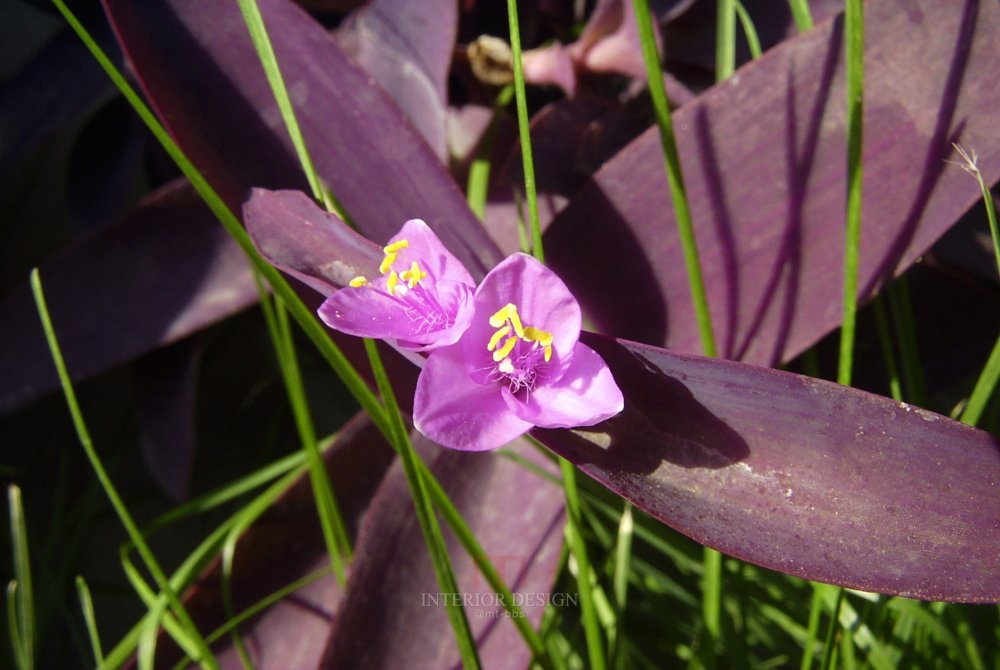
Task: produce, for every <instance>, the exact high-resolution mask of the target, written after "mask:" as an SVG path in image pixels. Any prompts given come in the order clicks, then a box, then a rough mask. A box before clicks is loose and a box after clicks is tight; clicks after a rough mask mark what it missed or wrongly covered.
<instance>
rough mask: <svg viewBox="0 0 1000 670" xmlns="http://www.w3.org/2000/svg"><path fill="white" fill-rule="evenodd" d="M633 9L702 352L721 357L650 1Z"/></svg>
mask: <svg viewBox="0 0 1000 670" xmlns="http://www.w3.org/2000/svg"><path fill="white" fill-rule="evenodd" d="M633 5H634V7H635V14H636V21H637V22H638V25H639V37H640V39H641V40H642V55H643V59H644V60H645V62H646V74H647V75H648V78H649V93H650V96H651V97H652V99H653V107H654V109H655V110H656V122H657V125H658V127H659V129H660V143H661V144H662V146H663V158H664V162H665V166H666V171H667V181H668V183H669V185H670V195H671V199H672V201H673V206H674V216H675V217H676V219H677V232H678V234H679V236H680V240H681V246H682V247H683V249H684V266H685V268H686V269H687V275H688V285H689V286H690V289H691V300H692V302H693V303H694V310H695V318H696V319H697V321H698V332H699V334H700V336H701V348H702V352H703V353H704V354H705V355H706V356H716V355H718V354H717V351H716V347H715V335H714V333H713V331H712V318H711V314H710V312H709V310H708V298H707V296H706V293H705V282H704V280H703V279H702V272H701V262H700V260H699V258H698V246H697V244H696V243H695V236H694V226H693V225H692V222H691V209H690V207H689V205H688V200H687V193H686V190H685V188H684V175H683V173H682V171H681V161H680V156H679V155H678V153H677V141H676V140H675V138H674V129H673V123H672V121H671V119H670V107H669V105H668V104H667V92H666V88H665V87H664V84H663V70H662V68H661V67H660V55H659V53H657V50H656V39H655V37H654V35H653V19H652V17H651V16H650V12H649V3H648V0H633Z"/></svg>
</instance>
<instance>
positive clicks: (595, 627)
mask: <svg viewBox="0 0 1000 670" xmlns="http://www.w3.org/2000/svg"><path fill="white" fill-rule="evenodd" d="M559 469H560V471H561V472H562V479H563V489H564V490H565V492H566V512H567V516H568V518H567V523H566V535H567V541H568V543H569V548H570V553H571V555H572V556H573V558H574V559H576V583H577V589H578V591H579V594H580V610H581V613H582V618H583V631H584V635H585V637H586V638H587V656H588V657H589V659H590V667H591V669H592V670H603V669H604V667H605V656H604V645H603V644H602V642H601V630H600V623H599V622H598V619H597V610H596V608H595V605H594V594H593V592H592V591H591V581H592V577H591V567H590V559H589V557H588V556H587V545H586V543H585V542H584V540H583V534H582V533H581V529H582V518H581V515H580V495H579V492H578V490H577V486H576V468H575V467H574V466H573V464H572V463H570V462H569V461H567V460H566V459H565V458H562V457H559Z"/></svg>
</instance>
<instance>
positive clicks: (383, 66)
mask: <svg viewBox="0 0 1000 670" xmlns="http://www.w3.org/2000/svg"><path fill="white" fill-rule="evenodd" d="M457 32H458V5H457V4H456V3H455V2H454V1H453V0H435V1H434V2H427V1H425V2H419V3H417V2H412V1H408V0H372V2H369V3H368V4H366V5H365V6H364V7H362V8H360V9H358V10H357V11H356V12H354V13H353V14H351V15H350V16H349V17H347V20H345V21H344V23H343V24H342V25H341V26H340V27H339V28H338V29H337V42H338V43H339V44H340V46H341V47H342V48H343V49H344V51H345V52H346V53H347V54H348V55H349V56H351V57H352V58H353V59H354V60H355V61H357V63H358V64H359V65H360V66H361V67H363V68H364V69H365V71H366V72H368V74H370V75H371V76H373V77H374V78H375V81H377V82H378V83H379V85H380V86H381V87H382V88H383V89H384V90H385V92H386V93H388V94H389V95H391V96H392V98H393V100H395V101H396V104H397V105H399V108H400V109H402V110H403V112H405V113H406V116H407V117H408V118H409V119H410V121H411V122H412V123H413V125H414V126H415V127H416V129H417V130H418V131H419V132H420V134H421V135H422V136H423V138H424V140H425V141H426V142H427V144H428V145H429V146H430V147H431V149H432V150H433V151H434V153H435V155H436V156H437V157H438V159H439V160H440V161H441V162H442V163H444V162H445V161H446V158H447V155H448V153H447V148H446V142H445V121H446V118H447V99H448V70H449V68H450V66H451V55H452V48H453V46H454V44H455V36H456V34H457Z"/></svg>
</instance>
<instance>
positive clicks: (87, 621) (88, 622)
mask: <svg viewBox="0 0 1000 670" xmlns="http://www.w3.org/2000/svg"><path fill="white" fill-rule="evenodd" d="M76 594H77V597H78V598H79V600H80V611H81V612H82V613H83V623H84V625H85V626H86V627H87V639H89V640H90V650H91V652H93V654H94V665H95V666H96V667H101V666H102V665H104V651H103V650H102V649H101V634H100V631H99V629H98V627H97V617H96V616H95V615H94V600H93V598H91V597H90V588H89V587H88V586H87V581H86V580H85V579H84V578H83V577H81V576H79V575H77V578H76Z"/></svg>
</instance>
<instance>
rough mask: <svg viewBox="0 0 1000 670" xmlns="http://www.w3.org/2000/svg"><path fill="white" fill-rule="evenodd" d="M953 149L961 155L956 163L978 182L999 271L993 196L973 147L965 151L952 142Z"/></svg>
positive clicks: (999, 243)
mask: <svg viewBox="0 0 1000 670" xmlns="http://www.w3.org/2000/svg"><path fill="white" fill-rule="evenodd" d="M952 146H953V147H955V151H957V152H958V154H959V155H960V156H961V157H962V162H960V163H956V165H958V166H959V167H961V168H962V169H963V170H965V171H966V172H968V173H969V174H971V175H972V176H973V177H974V178H975V179H976V181H978V182H979V190H980V191H981V192H982V194H983V203H984V204H985V205H986V218H987V219H988V220H989V224H990V237H991V238H992V239H993V254H994V257H995V258H996V262H997V273H1000V227H998V226H997V210H996V207H995V206H994V204H993V196H992V195H991V194H990V189H989V187H988V186H987V185H986V182H985V181H984V180H983V173H982V172H980V170H979V156H978V155H976V151H975V149H972V150H970V151H966V150H965V149H964V148H962V147H960V146H959V145H957V144H953V145H952Z"/></svg>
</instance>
